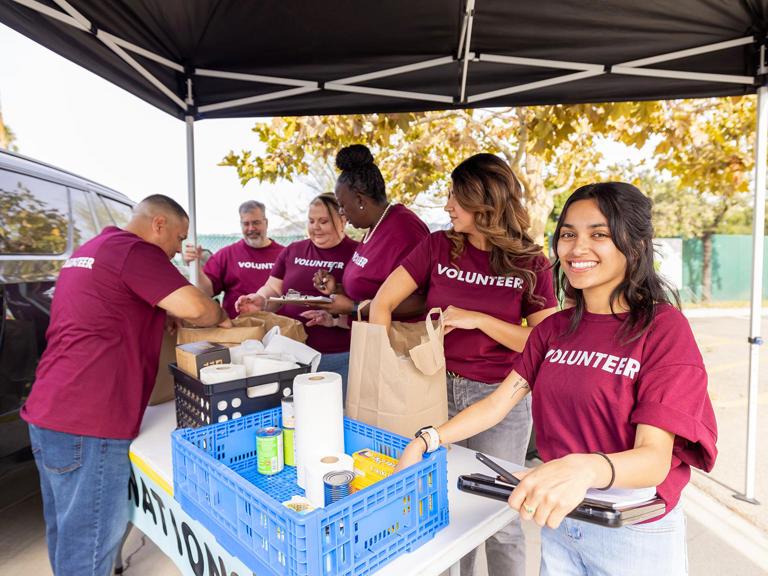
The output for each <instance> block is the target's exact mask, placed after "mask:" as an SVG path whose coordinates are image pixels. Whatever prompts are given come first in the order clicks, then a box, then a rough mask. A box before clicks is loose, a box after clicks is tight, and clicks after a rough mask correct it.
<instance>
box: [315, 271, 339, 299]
mask: <svg viewBox="0 0 768 576" xmlns="http://www.w3.org/2000/svg"><path fill="white" fill-rule="evenodd" d="M312 282H313V284H314V285H315V290H317V291H318V292H320V293H321V294H325V295H326V296H330V295H331V294H335V293H336V278H334V277H333V274H331V273H330V272H329V271H328V270H324V269H322V268H321V269H320V270H318V271H317V272H315V275H314V276H313V277H312Z"/></svg>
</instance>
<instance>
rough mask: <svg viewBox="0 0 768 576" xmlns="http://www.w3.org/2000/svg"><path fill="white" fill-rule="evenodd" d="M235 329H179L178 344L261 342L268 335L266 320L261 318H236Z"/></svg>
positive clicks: (233, 322) (233, 321)
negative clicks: (205, 341)
mask: <svg viewBox="0 0 768 576" xmlns="http://www.w3.org/2000/svg"><path fill="white" fill-rule="evenodd" d="M232 324H233V325H234V328H218V327H216V326H213V327H211V328H179V330H178V332H179V334H178V339H177V341H176V343H177V344H189V343H190V342H200V341H202V340H208V341H209V342H219V343H222V344H240V343H241V342H242V341H243V340H261V339H262V338H264V334H266V333H267V332H266V330H265V329H264V320H261V319H260V318H235V319H234V320H232Z"/></svg>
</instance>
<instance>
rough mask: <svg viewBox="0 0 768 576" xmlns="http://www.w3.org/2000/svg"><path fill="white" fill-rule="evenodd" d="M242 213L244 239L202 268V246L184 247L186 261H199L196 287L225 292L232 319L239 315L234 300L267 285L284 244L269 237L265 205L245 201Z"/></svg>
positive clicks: (222, 250) (218, 254) (227, 248)
mask: <svg viewBox="0 0 768 576" xmlns="http://www.w3.org/2000/svg"><path fill="white" fill-rule="evenodd" d="M238 210H239V212H240V228H241V229H242V231H243V239H242V240H240V241H239V242H235V243H234V244H230V245H229V246H225V247H224V248H222V249H221V250H219V251H218V252H216V254H214V255H213V256H212V257H211V258H210V259H209V260H208V262H206V263H205V266H204V267H202V269H201V268H200V266H201V264H200V256H201V254H202V247H201V246H197V248H195V246H185V247H184V253H183V257H184V262H186V263H187V264H189V263H190V262H192V261H194V260H197V262H198V264H197V266H198V276H197V278H198V280H197V286H198V287H199V288H200V289H201V290H202V291H203V292H205V293H206V294H208V295H209V296H216V295H217V294H219V293H221V292H224V301H223V303H222V305H223V306H224V310H226V312H227V314H229V317H230V318H234V317H235V316H237V311H236V310H235V302H237V299H238V298H240V296H243V295H245V294H250V293H252V292H256V291H257V290H258V289H259V288H261V287H262V286H263V285H264V284H266V282H267V280H268V279H269V276H270V274H271V272H272V266H273V265H274V263H275V261H276V260H277V257H278V256H279V255H280V252H282V251H283V245H282V244H278V243H277V242H274V241H272V240H271V239H270V238H269V236H267V228H268V226H269V220H267V216H266V206H264V204H262V203H261V202H258V201H256V200H248V201H247V202H243V203H242V204H241V205H240V208H239V209H238Z"/></svg>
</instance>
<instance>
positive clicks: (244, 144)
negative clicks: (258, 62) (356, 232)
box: [0, 24, 314, 233]
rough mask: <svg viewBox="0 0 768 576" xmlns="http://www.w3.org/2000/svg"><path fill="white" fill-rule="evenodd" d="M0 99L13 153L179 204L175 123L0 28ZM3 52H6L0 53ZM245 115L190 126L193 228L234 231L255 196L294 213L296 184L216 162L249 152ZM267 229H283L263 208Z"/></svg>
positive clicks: (183, 174) (179, 130)
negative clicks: (245, 176)
mask: <svg viewBox="0 0 768 576" xmlns="http://www.w3.org/2000/svg"><path fill="white" fill-rule="evenodd" d="M0 55H2V56H0V105H2V112H3V118H4V121H5V123H6V124H7V125H8V126H10V128H11V129H12V130H13V132H14V134H15V135H16V143H15V144H16V146H17V147H18V148H19V150H18V151H19V153H21V154H24V155H25V156H30V157H32V158H35V159H37V160H41V161H43V162H46V163H48V164H52V165H54V166H57V167H59V168H63V169H65V170H68V171H70V172H74V173H75V174H78V175H79V176H83V177H85V178H89V179H91V180H94V181H96V182H98V183H99V184H103V185H104V186H108V187H110V188H114V189H115V190H117V191H119V192H122V193H123V194H126V195H127V196H129V197H130V198H132V199H133V200H141V199H142V198H143V197H145V196H148V195H149V194H155V193H161V194H166V195H168V196H171V197H172V198H174V199H175V200H177V201H178V202H179V203H181V204H182V205H183V206H184V207H187V163H186V162H187V161H186V136H185V124H184V123H183V122H182V121H180V120H177V119H176V118H173V117H171V116H169V115H168V114H166V113H165V112H161V111H159V110H157V109H156V108H154V107H152V106H150V105H149V104H147V103H146V102H144V101H143V100H140V99H139V98H137V97H135V96H133V95H131V94H129V93H128V92H126V91H125V90H123V89H121V88H118V87H117V86H115V85H113V84H111V83H109V82H107V81H106V80H103V79H102V78H100V77H99V76H96V75H95V74H92V73H91V72H88V71H87V70H85V69H84V68H81V67H80V66H78V65H76V64H74V63H72V62H70V61H69V60H66V59H64V58H62V57H61V56H58V55H56V54H54V53H53V52H51V51H50V50H48V49H46V48H43V47H42V46H40V45H39V44H36V43H35V42H33V41H31V40H29V39H27V38H26V37H25V36H22V35H21V34H18V33H17V32H15V31H14V30H12V29H10V28H8V27H6V26H4V25H2V24H0ZM8 55H13V57H8ZM255 122H256V120H255V119H233V120H203V121H200V122H197V123H196V124H195V171H196V188H197V214H198V218H197V221H198V232H199V233H230V232H233V233H239V218H238V215H237V207H238V206H239V205H240V203H242V202H244V201H245V200H250V199H256V200H260V201H262V202H265V203H266V204H267V210H268V211H269V205H270V204H275V205H277V206H279V207H280V208H281V209H283V210H289V211H296V210H298V211H301V210H303V207H305V206H307V205H308V203H309V200H310V199H311V198H312V196H314V193H313V192H312V190H310V189H309V188H307V187H306V186H303V185H301V184H295V183H290V182H284V183H281V184H277V185H265V184H259V183H258V182H256V181H251V182H249V183H248V184H247V185H246V186H245V188H243V186H242V185H241V184H240V181H239V179H238V178H237V172H236V170H235V169H234V168H229V167H222V166H217V163H218V162H219V161H221V159H222V158H223V157H224V156H225V155H226V154H227V152H229V151H230V150H235V151H240V150H242V149H255V150H258V146H259V142H258V141H257V140H256V137H255V136H254V135H253V134H252V132H251V128H252V127H253V125H254V123H255ZM268 216H270V226H271V227H273V228H274V227H277V226H281V225H284V224H285V222H283V221H282V219H281V218H279V216H277V215H275V214H271V215H270V214H269V213H268Z"/></svg>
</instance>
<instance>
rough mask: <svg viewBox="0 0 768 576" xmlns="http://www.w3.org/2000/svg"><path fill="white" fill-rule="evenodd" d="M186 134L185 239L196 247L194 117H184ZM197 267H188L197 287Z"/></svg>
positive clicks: (189, 100)
mask: <svg viewBox="0 0 768 576" xmlns="http://www.w3.org/2000/svg"><path fill="white" fill-rule="evenodd" d="M192 104H193V100H192V80H191V79H187V105H188V106H190V107H191V105H192ZM184 123H185V125H186V129H187V130H186V132H187V206H188V207H189V234H188V235H187V239H188V241H189V242H192V243H193V244H194V245H195V246H197V209H196V207H195V197H196V194H195V117H194V116H192V115H188V116H185V117H184ZM197 268H198V267H197V266H196V265H194V264H193V265H191V266H190V267H189V281H190V282H191V283H192V284H195V285H197V272H198V270H197Z"/></svg>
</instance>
